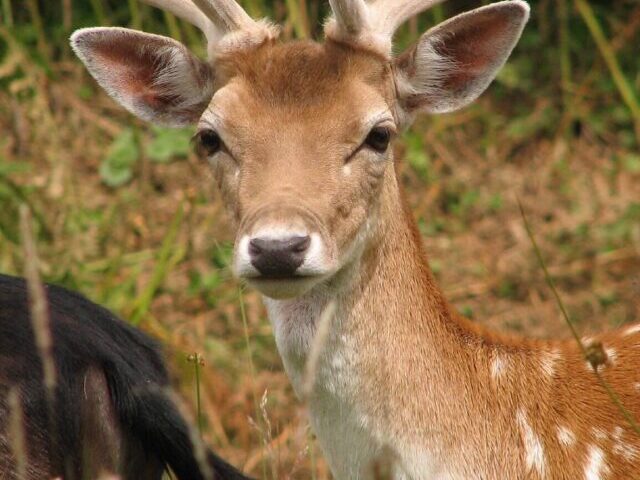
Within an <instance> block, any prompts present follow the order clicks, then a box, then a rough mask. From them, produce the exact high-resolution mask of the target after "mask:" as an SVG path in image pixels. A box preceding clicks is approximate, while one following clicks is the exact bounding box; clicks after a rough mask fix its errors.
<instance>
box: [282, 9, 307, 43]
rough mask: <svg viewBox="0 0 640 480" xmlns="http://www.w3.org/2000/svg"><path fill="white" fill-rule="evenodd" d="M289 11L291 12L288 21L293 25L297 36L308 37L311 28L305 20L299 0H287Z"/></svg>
mask: <svg viewBox="0 0 640 480" xmlns="http://www.w3.org/2000/svg"><path fill="white" fill-rule="evenodd" d="M287 11H288V12H289V20H288V21H289V23H291V25H292V26H293V30H294V32H295V33H296V37H298V38H307V37H308V36H309V29H308V27H307V25H306V22H305V20H304V17H303V13H302V10H301V8H300V4H299V3H298V0H287Z"/></svg>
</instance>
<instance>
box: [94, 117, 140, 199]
mask: <svg viewBox="0 0 640 480" xmlns="http://www.w3.org/2000/svg"><path fill="white" fill-rule="evenodd" d="M139 158H140V148H139V146H138V142H137V139H136V135H135V133H134V132H133V130H132V129H126V130H124V131H123V132H122V133H121V134H120V135H118V136H117V137H116V138H115V140H114V141H113V143H112V144H111V146H110V147H109V150H108V151H107V155H106V156H105V158H104V159H103V160H102V164H101V165H100V178H101V179H102V181H103V182H104V183H105V184H107V185H108V186H110V187H119V186H122V185H124V184H126V183H128V182H129V181H130V180H131V178H132V177H133V169H134V167H135V164H136V162H137V161H138V159H139Z"/></svg>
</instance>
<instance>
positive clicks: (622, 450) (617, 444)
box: [611, 427, 638, 461]
mask: <svg viewBox="0 0 640 480" xmlns="http://www.w3.org/2000/svg"><path fill="white" fill-rule="evenodd" d="M623 436H624V429H623V428H622V427H616V428H614V429H613V433H612V435H611V438H612V439H613V442H614V443H613V449H612V450H613V453H614V454H616V455H620V456H622V457H623V458H624V459H625V460H628V461H632V460H635V459H636V457H637V455H638V450H637V448H636V447H634V446H633V445H630V444H628V443H625V442H624V440H623V438H622V437H623Z"/></svg>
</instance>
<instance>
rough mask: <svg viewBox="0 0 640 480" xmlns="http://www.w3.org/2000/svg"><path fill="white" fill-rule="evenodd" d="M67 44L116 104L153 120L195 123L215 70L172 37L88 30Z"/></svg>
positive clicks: (209, 94) (121, 30)
mask: <svg viewBox="0 0 640 480" xmlns="http://www.w3.org/2000/svg"><path fill="white" fill-rule="evenodd" d="M71 46H72V48H73V50H74V52H75V53H76V55H78V57H79V58H80V60H82V62H83V63H84V64H85V65H86V67H87V69H88V70H89V73H91V75H92V76H93V78H95V79H96V81H97V82H98V83H99V84H100V86H101V87H103V88H104V89H105V90H106V91H107V93H108V94H109V95H110V96H111V97H113V98H114V99H115V100H116V101H117V102H118V103H120V104H121V105H122V106H124V107H125V108H126V109H127V110H129V111H130V112H131V113H133V114H134V115H136V116H138V117H140V118H142V119H144V120H148V121H150V122H153V123H159V124H163V125H170V126H183V125H189V124H193V123H195V122H197V120H198V118H199V117H200V115H202V112H204V110H205V109H206V108H207V105H208V104H209V102H210V101H211V97H212V96H213V71H212V68H211V66H210V65H209V64H207V63H205V62H203V61H201V60H200V59H198V58H197V57H196V56H195V55H193V54H192V53H191V52H189V50H188V49H187V48H186V47H185V46H184V45H182V44H181V43H179V42H176V41H175V40H172V39H171V38H167V37H162V36H159V35H152V34H149V33H143V32H138V31H136V30H129V29H126V28H86V29H82V30H78V31H76V32H75V33H74V34H73V35H72V36H71Z"/></svg>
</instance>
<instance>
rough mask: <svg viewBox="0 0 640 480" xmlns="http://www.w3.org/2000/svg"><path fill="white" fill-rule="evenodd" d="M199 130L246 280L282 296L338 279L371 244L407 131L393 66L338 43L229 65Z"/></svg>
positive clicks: (274, 48)
mask: <svg viewBox="0 0 640 480" xmlns="http://www.w3.org/2000/svg"><path fill="white" fill-rule="evenodd" d="M219 65H221V66H222V68H223V70H224V72H225V75H228V79H225V86H224V87H222V88H220V89H219V90H218V91H217V92H216V94H215V95H214V96H213V99H212V101H211V103H210V104H209V106H208V108H207V110H206V111H205V112H204V114H203V115H202V117H201V118H200V120H199V123H198V127H197V128H198V133H197V134H196V138H197V141H198V143H199V145H200V150H201V151H202V152H203V154H204V155H205V156H206V157H207V158H208V159H209V162H210V163H211V165H212V167H213V169H214V172H215V176H216V179H217V181H218V185H219V187H220V189H221V191H222V193H223V198H224V201H225V203H226V205H227V207H228V208H229V211H230V213H231V217H232V218H233V219H234V220H235V222H236V224H237V235H236V242H235V250H234V269H235V272H236V274H237V275H238V276H239V277H240V278H242V279H244V280H246V281H248V282H249V283H250V284H252V285H254V286H256V287H257V288H258V289H259V290H260V291H262V292H263V293H264V294H266V295H269V296H272V297H277V298H281V297H290V296H296V295H299V294H301V293H303V292H304V291H306V290H307V289H309V288H310V287H312V286H313V285H315V284H316V283H318V282H321V281H323V280H326V279H328V278H330V277H331V276H332V275H333V274H334V273H335V272H337V271H338V270H339V269H340V268H341V267H342V266H343V265H344V264H345V263H346V262H348V261H349V260H350V259H351V258H352V257H353V255H354V252H356V251H357V250H358V248H359V244H360V243H362V242H363V241H364V239H365V237H366V230H367V224H368V223H369V222H370V221H371V219H372V216H373V215H374V211H375V205H376V198H377V196H378V192H379V190H380V184H381V181H382V179H383V177H384V174H385V172H387V171H391V170H392V169H393V166H392V163H391V161H390V158H391V154H390V141H391V137H392V136H393V135H394V134H395V131H396V128H397V127H396V121H395V117H394V114H393V107H394V105H393V101H394V97H393V95H391V93H392V82H391V70H390V68H389V67H388V66H387V65H386V64H385V62H384V61H382V60H381V59H380V58H379V57H376V56H374V55H370V54H366V53H357V52H354V51H353V50H352V49H350V48H346V47H344V46H341V45H338V44H333V43H332V42H328V43H326V44H324V45H319V44H315V43H311V42H308V43H307V42H305V43H293V44H284V45H278V44H275V45H265V46H263V47H262V48H260V49H258V50H256V51H252V52H251V53H250V54H246V55H243V56H242V57H241V58H238V57H237V56H236V57H232V58H228V59H221V60H220V62H219Z"/></svg>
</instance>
